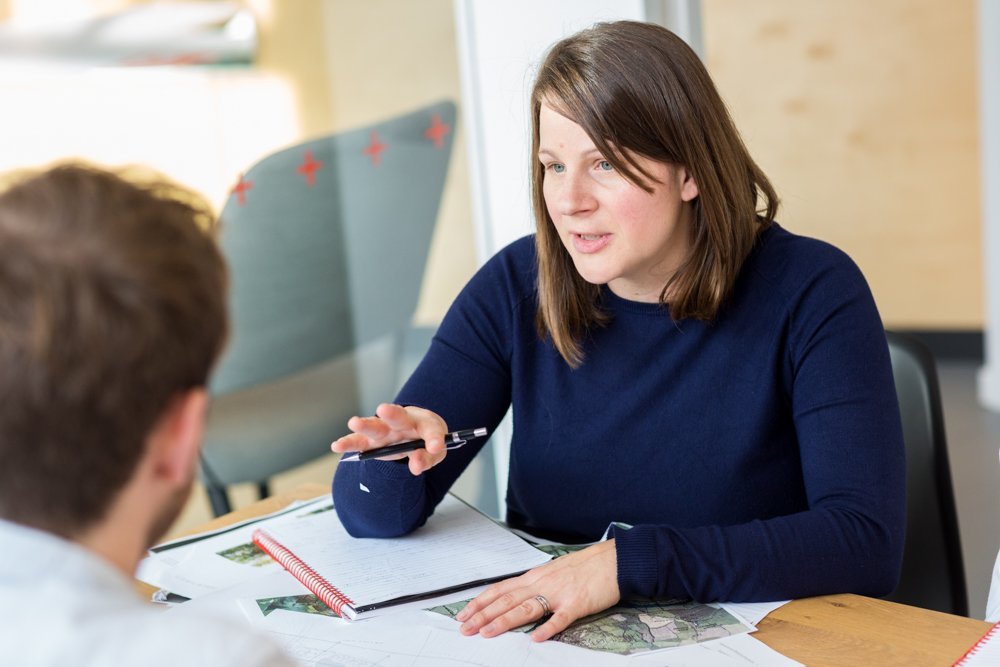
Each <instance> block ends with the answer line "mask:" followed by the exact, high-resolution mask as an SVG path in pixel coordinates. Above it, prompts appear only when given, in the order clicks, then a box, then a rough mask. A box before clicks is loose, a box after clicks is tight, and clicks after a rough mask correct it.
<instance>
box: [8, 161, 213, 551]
mask: <svg viewBox="0 0 1000 667" xmlns="http://www.w3.org/2000/svg"><path fill="white" fill-rule="evenodd" d="M214 225H215V218H214V216H213V215H212V214H211V212H210V209H209V208H208V207H207V206H206V205H205V204H204V202H203V201H202V200H201V199H200V198H199V197H198V196H197V195H195V194H194V193H192V192H190V191H189V190H186V189H184V188H182V187H180V186H177V185H174V184H172V183H170V182H168V181H166V180H164V179H162V178H160V177H154V176H152V175H145V176H143V177H142V179H141V180H140V179H139V178H138V177H137V176H135V175H130V176H129V178H126V177H125V176H124V174H121V175H120V174H116V173H111V172H108V171H104V170H101V169H98V168H94V167H88V166H84V165H63V166H58V167H55V168H53V169H50V170H48V171H45V172H42V173H36V174H33V175H28V176H26V177H21V178H19V179H18V180H17V182H16V183H15V184H14V185H12V186H11V187H9V188H8V189H6V190H5V191H3V193H2V194H0V517H3V518H6V519H10V520H12V521H16V522H19V523H22V524H26V525H30V526H34V527H37V528H41V529H44V530H48V531H50V532H54V533H56V534H59V535H63V536H66V537H72V536H74V535H77V534H79V533H80V532H81V531H83V530H85V529H86V528H88V527H89V526H91V525H92V524H93V523H95V522H97V521H99V520H100V519H101V518H102V517H103V515H104V513H105V512H106V511H107V509H108V508H109V506H110V504H111V502H112V500H113V499H114V497H115V495H116V494H117V493H118V492H119V491H120V490H121V489H122V488H123V487H124V486H125V484H126V483H127V481H128V480H129V478H130V477H131V476H132V474H133V472H134V471H135V469H136V465H137V463H138V462H139V460H140V459H141V457H142V454H143V452H144V450H145V445H146V439H147V436H148V435H149V433H150V432H151V430H152V428H153V426H154V424H155V423H156V421H157V420H158V418H159V417H160V415H161V414H162V413H163V412H164V410H165V409H166V407H167V406H168V404H169V402H170V401H171V400H172V398H174V397H175V396H177V395H178V393H179V392H182V391H184V390H187V389H192V388H195V387H199V386H203V385H204V384H205V383H206V381H207V378H208V374H209V372H210V370H211V368H212V365H213V363H214V361H215V359H216V357H217V356H218V354H219V351H220V349H221V347H222V345H223V342H224V340H225V337H226V331H227V320H226V310H225V290H226V269H225V264H224V261H223V259H222V256H221V254H220V252H219V250H218V248H217V246H216V244H215V241H214V239H213V237H212V234H213V228H214Z"/></svg>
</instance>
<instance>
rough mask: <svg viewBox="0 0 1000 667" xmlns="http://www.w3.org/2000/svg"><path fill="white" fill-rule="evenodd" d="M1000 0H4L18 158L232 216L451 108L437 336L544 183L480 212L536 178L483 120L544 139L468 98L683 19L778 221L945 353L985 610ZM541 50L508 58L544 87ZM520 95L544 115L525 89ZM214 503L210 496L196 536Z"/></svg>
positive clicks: (957, 472) (195, 517) (317, 468)
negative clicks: (606, 36)
mask: <svg viewBox="0 0 1000 667" xmlns="http://www.w3.org/2000/svg"><path fill="white" fill-rule="evenodd" d="M987 2H989V0H984V2H982V3H977V2H976V1H975V0H952V1H951V2H947V3H943V2H939V1H935V0H878V1H877V2H872V1H871V0H839V1H838V2H830V1H829V0H756V1H755V2H753V3H747V2H740V1H739V0H701V2H681V3H676V2H674V3H671V2H669V1H664V2H659V3H657V2H633V3H626V2H622V3H614V2H610V1H609V2H603V3H601V2H590V3H582V4H583V5H586V6H587V7H588V8H589V9H586V10H581V9H579V8H580V7H581V3H575V2H572V1H571V0H548V1H547V2H546V1H545V0H538V1H537V2H534V3H528V2H511V3H504V7H503V9H504V12H505V13H506V15H507V17H506V22H504V21H500V22H499V24H498V25H495V26H494V28H495V30H497V31H500V32H499V33H498V34H497V35H496V36H495V40H494V41H495V43H494V42H490V41H489V40H488V39H487V37H486V36H484V35H487V34H488V29H489V26H488V25H487V26H486V27H485V28H484V26H483V24H484V22H488V21H487V19H490V18H491V17H490V16H489V12H490V11H499V10H490V9H487V5H488V4H492V3H487V2H486V0H482V2H480V3H477V2H476V1H475V0H454V1H453V0H420V1H419V2H407V1H404V0H364V1H361V0H312V1H302V0H284V1H279V0H246V1H244V2H228V1H222V0H219V1H217V2H174V3H162V2H140V1H137V0H133V1H128V0H0V120H2V122H0V171H7V170H10V169H15V168H22V167H31V166H40V165H44V164H48V163H50V162H53V161H57V160H62V159H67V158H84V159H87V160H91V161H94V162H97V163H101V164H107V165H120V164H128V163H140V164H145V165H149V166H152V167H154V168H155V169H157V170H159V171H161V172H163V173H165V174H167V175H169V176H171V177H173V178H174V179H176V180H178V181H180V182H182V183H184V184H186V185H189V186H191V187H193V188H195V189H196V190H198V191H200V192H201V193H203V194H204V195H205V196H206V197H207V198H208V199H209V201H211V202H212V203H213V204H214V205H215V206H216V207H217V209H219V210H221V208H222V206H223V205H224V203H225V202H226V200H227V198H228V197H229V194H230V191H231V189H232V187H233V186H234V184H235V183H236V182H237V181H238V178H239V175H240V174H241V173H242V172H243V171H244V170H245V169H246V168H247V167H248V166H249V165H251V164H252V163H253V162H254V161H256V160H258V159H260V158H261V157H263V156H264V155H267V154H269V153H272V152H274V151H276V150H279V149H281V148H283V147H285V146H288V145H291V144H295V143H298V142H302V141H305V140H307V139H310V138H313V137H318V136H321V135H325V134H329V133H332V132H339V131H342V130H346V129H351V128H354V127H358V126H362V125H365V124H370V123H374V122H378V121H381V120H383V119H386V118H390V117H393V116H396V115H399V114H402V113H405V112H407V111H410V110H413V109H415V108H418V107H421V106H423V105H426V104H429V103H431V102H434V101H437V100H441V99H450V100H453V101H455V102H456V103H457V104H458V105H459V123H458V127H456V128H455V131H456V135H455V141H456V143H455V146H454V151H453V154H452V161H451V166H450V170H449V174H448V178H447V183H446V187H445V191H444V195H443V199H442V203H441V208H440V213H439V218H438V221H437V224H436V227H435V231H434V236H433V239H432V244H431V251H430V256H429V260H428V265H427V270H426V272H425V275H424V279H423V285H422V289H421V293H420V294H421V295H420V300H419V304H418V307H417V309H416V313H415V315H414V324H415V325H416V326H419V327H424V328H427V329H430V330H433V327H434V326H435V325H436V324H437V323H438V322H439V321H440V319H441V318H442V316H443V315H444V313H445V311H446V309H447V307H448V305H449V304H450V303H451V301H452V299H453V298H454V297H455V296H456V294H457V293H458V290H459V289H460V288H461V286H462V285H463V284H464V283H465V281H466V280H467V279H468V278H469V277H470V276H471V275H472V273H473V272H474V271H475V269H476V267H477V266H478V265H479V263H480V262H481V261H482V259H483V258H484V257H485V256H487V255H488V254H490V253H491V252H492V251H493V250H495V249H497V247H498V246H499V245H500V243H501V241H502V240H503V239H504V238H505V237H506V238H515V237H516V236H520V235H521V234H523V233H527V232H529V231H530V221H527V219H526V218H525V217H524V216H525V212H526V211H527V200H526V199H518V198H515V199H514V200H506V199H503V198H499V199H498V198H497V197H496V196H495V194H494V196H493V199H492V200H491V201H490V203H489V207H488V209H487V207H485V206H484V204H483V198H484V197H485V196H486V194H488V192H489V188H490V185H489V183H490V174H489V173H485V174H484V171H486V172H489V171H490V170H493V172H494V173H495V172H503V171H507V172H510V173H512V174H516V175H517V179H518V180H517V182H518V183H521V184H523V181H524V179H526V174H527V169H526V162H522V161H519V159H516V160H514V161H513V162H511V163H507V162H506V160H498V159H494V157H495V154H494V153H491V150H490V148H489V147H490V143H489V142H490V139H489V137H488V136H487V137H486V138H485V139H484V137H483V136H482V135H488V134H489V132H493V133H494V134H496V133H500V134H501V139H502V140H503V141H505V142H506V143H508V144H510V145H511V146H517V147H519V149H520V150H524V151H526V144H527V136H526V135H523V134H517V133H513V134H507V135H506V136H504V135H503V132H504V131H505V130H504V127H498V126H496V125H490V124H489V121H490V112H491V110H492V107H490V106H489V105H485V107H486V108H482V107H483V106H484V105H483V104H482V99H483V97H482V96H480V97H476V96H474V95H472V94H471V93H470V90H469V86H470V85H472V84H475V85H477V86H478V87H479V88H480V89H488V88H490V84H491V80H490V79H489V78H488V77H489V76H490V71H491V70H490V69H489V68H490V65H491V58H492V57H493V56H494V55H496V54H497V51H498V50H502V49H503V48H504V44H505V43H509V44H510V48H511V49H515V48H520V46H521V45H523V43H524V41H525V38H524V37H523V35H521V34H520V31H518V30H517V29H516V28H515V29H511V26H517V25H518V24H519V23H521V24H523V25H524V26H525V30H526V31H528V32H530V29H534V28H537V27H538V26H539V25H548V24H547V23H546V22H550V21H552V20H553V19H552V17H553V16H563V15H564V14H573V15H574V16H573V20H576V21H578V22H581V24H582V25H586V24H587V23H588V22H589V21H590V20H591V18H592V17H591V16H589V15H587V14H586V13H585V11H592V10H593V8H594V7H595V6H603V13H601V12H597V13H595V14H594V17H597V18H601V17H610V16H614V15H616V14H620V13H622V12H624V14H625V15H628V12H629V11H633V10H632V9H626V10H623V9H622V7H629V8H638V9H635V11H639V12H640V13H642V12H645V16H646V17H647V18H650V19H651V20H652V19H656V18H657V17H667V18H670V17H673V18H674V19H676V17H677V16H682V17H683V22H684V25H683V26H682V27H683V28H684V31H685V32H684V34H685V35H687V36H688V38H689V41H692V43H693V45H695V46H696V48H697V50H699V52H700V54H701V55H702V57H703V58H704V60H705V62H706V64H707V66H708V69H709V71H710V72H711V74H712V76H713V77H714V79H715V81H716V83H717V85H718V87H719V89H720V92H721V93H722V95H723V97H724V98H725V100H726V101H727V103H728V104H729V107H730V111H731V113H732V115H733V116H734V118H735V121H736V124H737V126H738V127H739V128H740V129H741V131H742V133H743V136H744V139H745V141H746V143H747V144H748V146H749V148H750V151H751V153H752V154H753V155H754V156H755V158H756V159H757V161H758V163H759V164H760V165H761V166H762V168H763V169H764V170H765V172H766V173H767V174H768V175H769V176H770V177H771V179H772V182H773V183H774V185H775V186H776V188H777V190H778V192H779V194H780V196H781V197H782V200H783V206H782V210H781V212H780V215H779V220H780V222H781V223H782V224H783V225H784V226H786V227H787V228H789V229H791V230H792V231H795V232H797V233H800V234H805V235H810V236H816V237H819V238H822V239H824V240H827V241H830V242H832V243H833V244H835V245H837V246H839V247H840V248H842V249H843V250H845V251H846V252H847V253H848V254H850V255H851V256H852V257H853V258H854V260H855V261H856V262H857V263H858V264H859V265H860V266H861V268H862V270H863V271H864V273H865V275H866V276H867V278H868V280H869V282H870V284H871V287H872V290H873V292H874V294H875V298H876V301H877V303H878V305H879V308H880V310H881V313H882V317H883V319H884V321H885V324H886V327H887V328H891V329H897V330H904V331H910V332H913V333H915V334H916V335H918V336H919V337H921V338H922V339H923V340H925V341H926V342H928V344H929V345H930V346H931V347H932V349H933V351H934V352H935V354H936V356H937V359H938V363H939V369H940V371H941V375H942V383H943V389H944V392H945V410H946V420H947V426H948V435H949V440H950V443H949V444H950V454H951V457H952V476H953V479H954V482H955V486H956V497H957V503H958V509H959V519H960V525H961V530H962V540H963V550H964V557H965V564H966V573H967V577H968V580H969V592H970V607H971V609H972V615H973V616H976V615H979V617H981V616H982V608H983V605H984V603H985V597H986V590H987V588H988V583H989V573H990V568H991V566H992V561H993V558H994V556H995V554H996V550H997V543H998V541H1000V511H998V510H1000V507H998V504H997V500H998V492H1000V480H998V479H997V475H996V470H997V448H998V446H1000V424H998V423H997V418H996V416H995V415H994V414H993V413H992V412H990V411H989V410H986V409H984V408H983V407H981V402H980V400H979V398H978V394H977V389H976V382H977V373H979V371H980V369H981V367H982V366H983V364H984V331H986V330H987V329H988V327H987V308H986V305H985V304H986V303H987V300H988V295H987V291H988V290H987V289H986V285H987V284H988V282H987V280H986V279H985V276H986V275H987V270H986V269H987V267H986V266H985V260H984V257H985V256H986V253H985V251H984V235H985V232H984V216H983V203H982V202H983V201H984V195H985V193H984V192H983V175H982V174H983V170H982V167H981V165H982V160H981V150H982V149H981V146H982V145H983V144H982V140H981V132H980V106H979V104H980V83H979V79H978V76H979V67H980V64H979V63H980V61H979V58H980V55H979V54H980V51H979V46H978V44H979V42H978V40H979V39H980V38H979V37H978V33H977V31H978V29H979V23H978V22H979V20H980V14H979V12H981V5H985V4H986V3H987ZM678 6H680V7H681V8H682V9H685V11H686V12H687V13H686V14H685V13H683V12H681V13H680V14H678V13H677V12H676V9H677V7H678ZM477 12H479V13H478V14H477ZM497 20H499V19H497ZM571 23H572V21H570V20H569V19H567V20H566V21H565V23H564V24H559V25H555V26H554V27H553V28H552V30H551V32H552V33H553V34H555V35H556V36H558V34H565V33H567V32H571V31H572V30H571V29H570V28H572V27H573V26H572V25H570V24H571ZM668 25H669V23H668ZM671 27H674V26H671ZM484 30H485V31H486V32H484ZM678 32H681V31H680V30H678ZM995 37H1000V35H995ZM546 39H549V38H546ZM554 39H555V37H552V38H551V39H549V43H550V42H551V41H553V40H554ZM477 40H478V41H477ZM478 47H481V48H479V50H478V51H477V48H478ZM488 48H492V49H494V50H493V51H488V50H486V49H488ZM532 53H533V58H534V59H535V60H536V61H537V59H538V58H539V57H540V56H541V50H539V49H537V48H535V47H534V46H532ZM470 60H473V62H470ZM530 65H531V63H530V62H529V63H526V64H524V65H516V66H514V68H515V70H514V71H513V72H507V74H508V75H509V77H510V79H511V80H515V81H521V82H527V81H530V75H531V66H530ZM508 67H509V66H508ZM470 82H472V84H470ZM482 92H483V91H482V90H480V93H482ZM492 92H493V93H494V94H496V93H497V90H493V91H492ZM499 92H500V93H501V94H502V93H503V92H504V89H503V88H502V87H500V88H499ZM518 94H520V93H518ZM476 100H479V103H480V108H475V104H476V102H475V101H476ZM470 107H472V108H470ZM511 107H512V108H517V111H516V112H511V113H513V114H514V115H515V116H516V115H518V114H526V109H523V108H521V99H520V98H518V97H517V96H516V95H515V96H513V98H512V104H511ZM523 121H524V117H523V116H519V117H517V118H515V119H514V123H513V125H512V126H513V127H518V125H517V123H522V124H523ZM484 123H486V127H485V129H484V125H483V124H484ZM470 128H471V131H470ZM470 136H471V137H472V138H473V140H472V141H470V140H469V137H470ZM470 151H471V152H472V155H474V156H475V157H474V158H472V159H470V157H469V155H470ZM517 155H520V153H517ZM524 155H526V153H525V154H524ZM504 207H507V209H508V210H506V211H505V208H504ZM507 213H509V217H510V220H511V221H510V223H509V224H506V223H505V224H506V226H505V227H504V229H505V230H506V231H504V232H502V233H499V234H498V233H497V231H496V230H497V225H498V224H500V222H499V221H500V220H501V218H506V217H508V216H507ZM484 218H485V219H486V222H485V223H484ZM491 221H492V222H491ZM491 225H492V226H491ZM386 398H387V399H388V398H391V397H388V396H387V397H386ZM338 435H340V434H339V433H331V434H330V436H331V439H333V438H334V437H336V436H338ZM488 463H489V462H488V461H487V464H488ZM334 465H335V460H334V459H333V458H332V457H330V456H326V457H322V458H320V459H319V460H318V461H317V462H315V463H313V464H310V465H308V466H306V467H304V468H301V469H297V470H294V471H291V472H288V473H283V474H281V475H278V476H277V477H276V478H275V479H274V480H273V484H272V491H281V490H283V489H286V488H290V487H292V486H294V485H296V484H298V483H299V482H300V481H304V480H308V481H319V482H324V483H326V482H328V481H329V480H330V478H331V476H332V472H333V466H334ZM470 483H471V484H473V485H475V483H476V482H475V480H473V481H472V482H470ZM469 493H471V494H475V493H478V491H476V490H475V489H474V488H472V489H471V490H470V491H469ZM493 493H494V494H495V490H494V491H493ZM255 497H256V496H255V493H254V489H253V487H252V486H251V485H247V487H246V488H236V489H234V490H233V499H234V505H235V506H240V505H243V504H246V503H247V502H250V501H251V500H253V499H255ZM208 516H209V514H208V509H207V501H206V500H205V497H204V494H203V493H202V492H200V491H199V493H198V494H196V495H195V496H194V497H193V498H192V501H191V502H190V503H189V508H188V511H187V512H186V513H185V515H184V516H183V517H182V518H181V520H180V522H179V523H178V525H177V526H175V532H177V531H180V530H184V529H186V528H189V527H190V526H193V525H197V524H198V523H201V522H203V521H204V520H205V519H207V518H208Z"/></svg>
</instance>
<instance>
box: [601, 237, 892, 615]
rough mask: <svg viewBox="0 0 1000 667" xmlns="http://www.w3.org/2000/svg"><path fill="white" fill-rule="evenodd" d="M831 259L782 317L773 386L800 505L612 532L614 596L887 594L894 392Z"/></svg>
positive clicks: (882, 348) (872, 311)
mask: <svg viewBox="0 0 1000 667" xmlns="http://www.w3.org/2000/svg"><path fill="white" fill-rule="evenodd" d="M837 257H838V258H839V259H840V261H837V262H833V263H830V264H829V265H828V266H826V267H824V268H821V269H818V270H816V271H814V272H812V274H811V276H810V277H809V279H808V280H807V281H806V283H805V284H803V285H802V286H801V289H799V290H798V291H797V293H796V295H795V296H794V297H793V298H791V299H790V302H789V306H788V313H787V318H788V319H787V346H786V347H787V355H786V359H785V361H784V368H783V369H782V373H783V378H782V384H783V385H784V386H785V388H786V391H787V400H788V402H789V404H790V408H791V414H792V418H793V420H794V430H795V434H796V437H797V440H798V445H799V452H800V459H801V466H802V476H803V480H804V483H805V492H806V498H807V502H808V508H807V509H806V510H804V511H802V512H799V513H796V514H792V515H788V516H778V517H773V518H768V519H763V520H754V521H751V522H749V523H742V524H737V525H710V526H699V527H692V528H678V527H672V526H670V525H638V526H635V527H634V528H632V529H631V530H616V531H615V532H614V537H615V544H616V552H617V557H618V583H619V588H620V590H621V593H622V596H623V597H627V596H642V597H651V598H674V597H684V598H693V599H695V600H699V601H714V600H730V601H751V600H757V601H763V600H780V599H787V598H796V597H806V596H812V595H822V594H830V593H845V592H853V593H859V594H864V595H876V596H877V595H884V594H887V593H889V592H891V591H892V589H893V588H894V587H895V585H896V582H897V580H898V577H899V571H900V566H901V561H902V551H903V533H904V524H905V479H904V476H905V464H904V450H903V440H902V427H901V424H900V419H899V408H898V404H897V401H896V392H895V385H894V383H893V376H892V368H891V364H890V359H889V353H888V347H887V344H886V339H885V332H884V329H883V327H882V323H881V320H880V318H879V315H878V312H877V310H876V307H875V303H874V300H873V299H872V296H871V293H870V291H869V289H868V286H867V284H866V283H865V281H864V278H863V277H862V275H861V273H860V271H859V270H858V269H857V267H856V266H854V264H853V263H852V262H850V260H849V259H847V258H846V257H845V256H843V255H841V254H839V252H838V254H837Z"/></svg>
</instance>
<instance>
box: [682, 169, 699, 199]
mask: <svg viewBox="0 0 1000 667" xmlns="http://www.w3.org/2000/svg"><path fill="white" fill-rule="evenodd" d="M677 180H678V181H679V182H678V185H679V187H680V192H681V201H685V202H688V201H692V200H693V199H694V198H695V197H697V196H698V183H697V182H696V181H695V180H694V174H692V173H691V172H690V171H688V169H687V167H680V168H679V169H678V170H677Z"/></svg>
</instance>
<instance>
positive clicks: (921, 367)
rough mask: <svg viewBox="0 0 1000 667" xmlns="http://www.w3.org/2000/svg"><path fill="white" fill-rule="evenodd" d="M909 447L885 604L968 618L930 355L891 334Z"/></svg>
mask: <svg viewBox="0 0 1000 667" xmlns="http://www.w3.org/2000/svg"><path fill="white" fill-rule="evenodd" d="M886 338H887V340H888V343H889V353H890V355H891V357H892V372H893V377H894V379H895V384H896V395H897V397H898V399H899V412H900V416H901V418H902V422H903V440H904V441H905V443H906V512H907V520H906V545H905V548H904V553H903V571H902V575H901V577H900V581H899V585H898V586H897V587H896V590H895V591H893V593H892V594H891V595H889V596H887V599H889V600H893V601H895V602H902V603H904V604H909V605H913V606H917V607H923V608H926V609H933V610H936V611H942V612H946V613H950V614H959V615H961V616H967V615H968V612H969V603H968V596H967V591H966V585H965V574H964V568H963V565H962V549H961V544H960V542H959V532H958V516H957V513H956V511H955V496H954V492H953V489H952V482H951V469H950V466H949V464H948V447H947V442H946V439H945V428H944V412H943V410H942V407H941V389H940V386H939V384H938V377H937V369H936V366H935V364H934V357H933V355H932V354H931V352H930V350H928V349H927V347H926V346H925V345H924V344H923V343H921V342H920V341H918V340H916V339H915V338H913V337H911V336H907V335H904V334H900V333H896V332H892V331H887V332H886Z"/></svg>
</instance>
